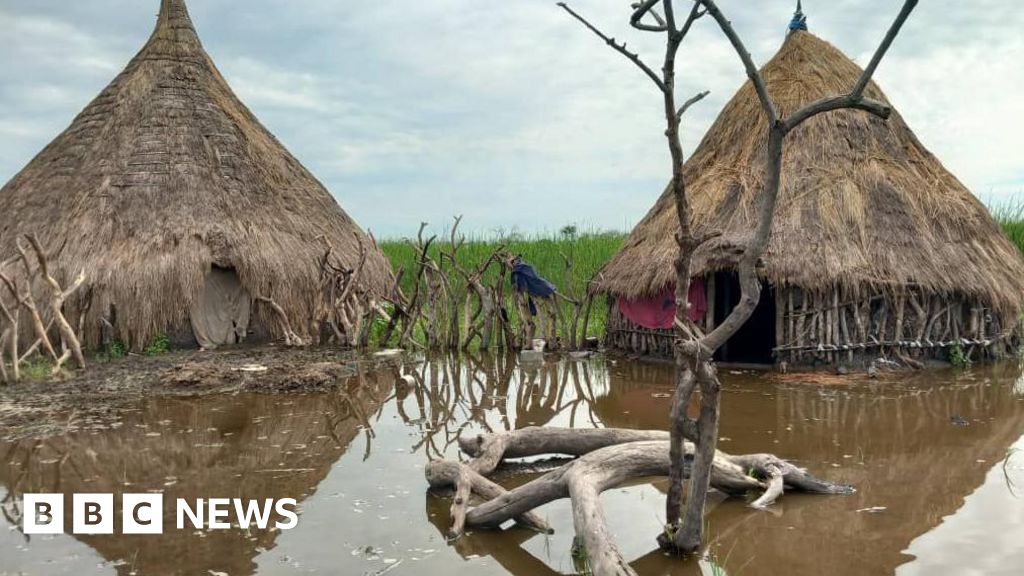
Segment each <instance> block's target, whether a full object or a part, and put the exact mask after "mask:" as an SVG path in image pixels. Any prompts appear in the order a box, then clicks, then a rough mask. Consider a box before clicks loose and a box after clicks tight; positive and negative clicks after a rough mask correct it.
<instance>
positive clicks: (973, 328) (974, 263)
mask: <svg viewBox="0 0 1024 576" xmlns="http://www.w3.org/2000/svg"><path fill="white" fill-rule="evenodd" d="M762 73H763V75H764V77H765V81H766V83H767V85H768V89H769V92H770V93H771V94H772V96H773V98H775V101H776V103H777V104H778V106H779V108H780V109H782V110H786V111H793V110H796V109H798V108H800V107H801V106H803V105H805V104H808V103H810V102H812V101H814V100H817V99H819V98H823V97H826V96H831V95H835V94H842V93H845V92H846V91H848V90H849V89H850V87H851V86H853V85H854V84H855V83H856V81H857V78H858V77H859V76H860V74H861V69H860V67H858V66H857V65H856V64H855V63H854V62H853V61H851V60H850V59H849V58H848V57H846V55H844V54H843V53H842V52H840V51H839V50H838V49H837V48H835V47H834V46H832V45H831V44H829V43H828V42H825V41H824V40H821V39H820V38H818V37H816V36H814V35H812V34H811V33H810V32H806V31H795V32H793V33H792V34H790V35H789V36H788V37H787V39H786V40H785V42H784V43H783V45H782V47H781V48H780V49H779V51H778V53H776V55H775V56H774V57H773V58H772V59H771V60H770V61H769V62H768V63H767V64H766V65H765V67H764V68H763V70H762ZM866 95H867V96H870V97H872V98H874V99H877V100H880V101H883V102H886V101H887V100H886V98H885V95H884V94H883V93H882V91H881V89H880V88H879V87H878V86H876V85H875V84H874V83H871V84H870V85H869V86H868V88H867V92H866ZM766 130H767V127H766V124H765V119H764V116H763V114H762V111H761V106H760V104H759V103H758V99H757V96H756V94H755V91H754V88H753V85H752V84H751V82H749V81H748V82H747V83H746V84H744V85H743V86H742V87H741V88H740V90H739V91H738V92H737V93H736V95H735V96H734V97H733V98H732V100H730V101H729V103H728V104H726V106H725V108H724V109H723V110H722V112H721V114H720V115H719V116H718V119H717V120H716V121H715V123H714V124H713V125H712V126H711V128H710V129H709V130H708V132H707V134H706V135H705V137H704V139H703V140H702V141H701V143H700V145H699V146H698V147H697V149H696V150H695V152H694V153H693V155H692V156H691V157H690V159H689V160H688V161H687V163H686V166H685V168H684V170H685V174H686V180H687V188H688V190H689V192H688V194H689V195H690V198H691V203H692V208H691V210H692V215H691V218H692V220H693V226H694V227H695V230H694V233H695V234H696V235H698V236H700V235H702V234H705V233H709V232H719V233H720V234H721V236H720V237H719V238H718V239H716V240H714V241H711V242H710V243H708V244H705V245H704V246H703V247H701V248H700V249H699V250H698V251H697V252H696V253H695V254H693V265H694V269H693V270H694V274H695V276H697V278H696V281H697V283H698V284H697V285H699V286H706V290H704V292H706V299H707V303H706V304H707V305H706V310H707V314H706V316H705V318H704V320H703V322H704V323H705V324H706V326H707V327H708V328H710V327H713V326H715V325H717V324H718V323H720V322H721V321H722V320H723V319H724V318H725V316H726V315H727V314H728V313H729V312H730V311H731V309H732V308H733V307H734V306H735V305H736V303H737V302H738V301H739V286H738V281H737V277H736V273H735V270H736V266H737V262H738V255H739V254H740V253H741V250H739V247H742V246H743V245H745V244H746V243H747V241H748V240H749V237H750V233H751V230H753V225H752V223H751V219H752V218H753V217H754V215H755V214H756V211H755V210H754V209H753V208H752V207H753V206H754V204H755V203H756V201H757V198H758V192H759V191H760V190H761V189H762V184H763V181H764V167H763V161H762V158H763V156H764V147H765V139H764V134H765V133H766ZM783 164H784V168H783V172H782V174H783V182H782V187H781V190H780V194H779V200H778V208H777V209H776V214H775V224H774V229H773V232H772V236H771V238H770V241H769V245H768V249H767V252H766V255H765V258H764V261H765V265H764V267H763V269H761V272H760V274H761V276H762V279H763V280H765V281H766V282H765V283H764V285H763V291H762V294H761V299H760V304H759V305H758V307H757V310H756V311H755V312H754V315H753V317H752V318H751V319H750V321H749V322H747V324H746V325H745V326H744V327H743V328H742V329H741V330H740V331H739V332H738V333H737V334H736V335H735V336H733V338H732V339H731V340H730V342H729V343H727V344H726V346H725V347H723V348H722V349H721V350H720V351H719V356H720V359H723V360H728V361H736V362H759V363H772V362H777V361H780V360H786V361H789V362H790V363H802V362H810V361H812V360H819V361H825V362H829V363H842V362H848V361H850V360H852V359H853V356H854V354H855V353H861V352H864V351H867V352H868V353H871V354H875V353H877V352H878V351H879V349H882V350H892V351H899V352H901V353H905V354H907V355H917V356H924V357H943V358H944V357H945V356H946V353H947V351H948V350H949V349H950V347H953V346H956V345H961V346H963V347H965V348H967V349H968V350H970V349H972V348H977V349H979V350H992V348H993V346H995V347H996V348H997V349H998V348H1002V344H1003V342H1002V341H1000V338H1002V337H1003V336H1004V335H1005V334H1006V333H1007V332H1008V331H1009V330H1011V329H1013V328H1014V327H1015V326H1016V324H1017V316H1018V312H1019V311H1020V310H1021V305H1022V296H1021V295H1022V294H1024V260H1022V258H1021V255H1020V253H1019V251H1018V250H1017V248H1016V247H1014V246H1013V245H1012V244H1011V243H1010V242H1009V241H1008V240H1007V238H1006V237H1005V235H1004V234H1003V233H1002V232H1001V230H1000V229H999V226H998V225H997V224H996V223H995V222H994V221H993V219H992V217H991V216H990V215H989V213H988V211H987V210H986V208H985V207H984V206H983V205H982V204H981V202H979V201H978V200H977V198H975V197H974V196H973V195H972V194H971V192H970V191H968V190H967V188H965V187H964V185H963V184H962V183H961V182H960V181H959V180H957V179H956V177H955V176H953V175H952V174H950V173H949V171H947V170H946V168H944V167H943V166H942V164H941V163H940V162H939V160H938V159H937V158H935V156H933V155H932V154H931V153H930V152H929V151H928V150H927V149H925V147H924V146H923V145H922V144H921V142H920V141H918V139H917V137H916V136H915V135H914V133H913V132H912V131H911V129H910V127H909V126H907V124H906V122H905V121H904V119H903V117H902V116H900V114H899V113H898V112H894V113H893V115H892V117H891V118H889V119H888V121H883V120H881V119H879V118H877V117H875V116H872V115H869V114H866V113H864V112H861V111H854V110H844V111H837V112H831V113H829V114H823V115H820V116H818V117H816V118H813V119H811V120H809V121H807V122H806V123H804V124H803V125H802V126H800V127H799V128H797V129H796V130H795V131H794V132H793V134H792V135H791V136H790V138H789V140H788V143H787V146H786V153H785V157H784V159H783ZM677 230H678V220H677V217H676V210H675V206H674V203H673V199H672V196H671V190H668V191H666V192H665V193H664V194H662V196H661V197H660V198H659V199H658V200H657V202H656V203H655V204H654V206H653V207H652V208H651V210H650V211H649V212H648V213H647V215H646V216H644V218H643V219H642V220H641V221H640V223H639V224H637V226H636V228H634V229H633V231H632V233H631V234H630V236H629V238H628V239H627V240H626V241H625V243H624V244H623V247H622V248H621V250H619V252H618V253H617V254H616V255H615V256H614V257H613V258H612V260H611V261H610V262H609V263H608V264H607V265H606V266H605V267H604V268H603V269H602V270H601V272H600V273H598V274H597V275H596V277H595V283H596V284H595V290H596V291H597V292H601V293H605V294H608V295H609V296H610V297H612V298H613V299H616V302H615V303H613V305H612V309H611V315H610V317H609V321H608V334H607V338H608V342H609V344H610V345H612V346H614V347H616V348H620V349H623V350H628V351H632V352H637V353H643V354H654V355H663V356H671V350H672V346H671V342H672V337H671V331H670V330H665V329H660V328H662V327H663V325H662V324H661V319H662V316H663V315H662V316H659V315H658V312H659V311H661V310H664V309H665V308H666V306H665V300H666V290H667V289H669V291H668V292H667V298H669V299H671V290H670V288H671V286H672V285H673V284H674V282H675V271H674V268H673V264H672V261H673V258H675V255H676V253H677V246H676V243H675V240H674V238H675V233H676V231H677ZM691 294H692V292H691ZM669 308H671V305H670V306H669ZM637 309H639V312H637V311H636V310H637ZM647 311H649V313H647V314H644V312H647ZM648 318H651V319H653V320H649V319H648ZM652 322H653V323H652ZM668 322H669V324H668V325H667V326H664V327H665V328H668V327H670V322H671V318H670V317H669V318H668ZM957 343H959V344H957Z"/></svg>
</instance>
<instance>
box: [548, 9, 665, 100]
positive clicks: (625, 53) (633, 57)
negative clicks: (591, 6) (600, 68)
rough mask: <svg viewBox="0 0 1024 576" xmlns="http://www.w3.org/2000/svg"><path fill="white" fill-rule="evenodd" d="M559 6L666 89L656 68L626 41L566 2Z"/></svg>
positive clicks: (662, 88)
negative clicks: (619, 39) (627, 45)
mask: <svg viewBox="0 0 1024 576" xmlns="http://www.w3.org/2000/svg"><path fill="white" fill-rule="evenodd" d="M558 6H560V7H561V8H562V9H563V10H565V11H566V12H568V13H569V15H570V16H572V17H573V18H575V19H577V20H579V21H580V22H581V23H582V24H583V25H584V26H586V27H587V29H589V30H590V31H591V32H593V33H594V34H596V35H597V37H598V38H600V39H601V40H604V42H605V43H606V44H608V45H609V46H611V47H612V49H614V50H615V51H616V52H618V53H620V54H622V55H623V56H625V57H626V58H628V59H629V60H630V62H632V63H633V64H636V66H637V67H638V68H640V70H642V71H643V73H644V74H646V75H647V77H648V78H650V79H651V80H652V81H653V82H654V84H655V85H656V86H657V87H658V89H659V90H661V91H662V92H664V91H665V90H666V88H665V83H664V82H662V80H661V78H660V77H658V75H657V74H656V73H655V72H654V70H651V68H650V66H648V65H647V64H644V61H643V60H641V59H640V56H639V55H637V54H635V53H633V52H630V51H629V50H627V49H626V43H625V42H623V43H622V44H619V43H617V42H616V41H615V38H612V37H610V36H608V35H606V34H605V33H604V32H601V31H600V30H598V29H597V28H596V27H595V26H594V25H593V24H591V23H590V22H588V21H587V19H586V18H584V17H583V16H580V15H579V14H577V13H576V12H575V11H574V10H573V9H572V8H570V7H569V5H568V4H566V3H565V2H559V3H558Z"/></svg>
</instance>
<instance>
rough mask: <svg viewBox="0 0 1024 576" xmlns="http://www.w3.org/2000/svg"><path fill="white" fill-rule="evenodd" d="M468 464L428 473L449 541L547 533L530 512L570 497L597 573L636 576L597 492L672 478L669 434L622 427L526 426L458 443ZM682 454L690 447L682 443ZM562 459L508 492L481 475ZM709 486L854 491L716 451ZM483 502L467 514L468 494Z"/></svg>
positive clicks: (793, 469) (764, 502)
mask: <svg viewBox="0 0 1024 576" xmlns="http://www.w3.org/2000/svg"><path fill="white" fill-rule="evenodd" d="M459 446H460V448H461V449H462V451H463V452H465V453H466V454H467V455H469V456H472V457H473V460H471V461H470V462H469V463H467V464H463V463H459V462H451V461H447V460H436V461H434V462H431V463H430V464H429V465H428V466H427V467H426V471H425V472H426V477H427V481H428V482H429V483H430V485H431V487H433V488H443V487H454V488H455V491H456V493H455V498H454V500H453V503H452V507H451V516H452V522H451V528H450V530H449V535H450V536H453V537H455V536H458V535H460V534H461V533H462V531H463V530H464V528H465V527H480V528H496V527H498V526H500V525H501V524H503V523H505V522H507V521H509V520H515V521H516V522H518V523H519V524H520V525H524V526H527V527H530V528H533V529H536V530H541V531H549V530H550V529H549V528H548V526H547V524H546V523H545V522H544V521H543V520H540V519H539V518H538V517H537V516H535V515H534V514H533V512H532V510H533V509H534V508H536V507H538V506H542V505H544V504H546V503H548V502H551V501H553V500H558V499H560V498H571V499H572V508H573V524H574V526H575V529H576V535H577V537H578V538H579V540H580V541H581V542H582V543H583V545H584V547H585V549H586V553H587V558H588V560H589V563H590V568H591V570H592V571H593V573H594V574H634V572H633V570H632V568H631V567H630V566H629V564H627V563H626V562H625V560H624V559H623V558H622V556H621V554H619V551H618V549H617V548H616V546H615V543H614V542H613V540H612V538H611V535H610V533H609V532H608V528H607V525H606V523H605V519H604V511H603V509H602V507H601V502H600V499H599V496H600V494H601V492H603V491H605V490H607V489H609V488H614V487H616V486H619V485H621V484H623V483H624V482H626V481H628V480H630V479H633V478H641V477H645V476H666V475H668V472H669V462H670V458H669V448H670V446H669V433H668V432H664V431H660V430H628V429H619V428H602V429H589V430H588V429H571V428H536V427H531V428H524V429H522V430H517V431H513V432H500V433H496V434H481V435H478V436H475V437H471V438H460V439H459ZM684 447H685V450H686V454H687V456H688V457H689V456H692V455H693V453H694V445H693V444H692V443H690V442H686V443H685V445H684ZM542 454H565V455H570V456H578V458H577V459H575V460H573V461H571V462H569V463H567V464H565V465H563V466H560V467H559V468H557V469H555V470H552V471H551V472H548V473H547V474H544V475H543V476H540V477H539V478H536V479H534V480H532V481H530V482H528V483H526V484H524V485H522V486H519V487H518V488H515V489H513V490H505V489H504V488H502V487H501V486H499V485H497V484H494V483H493V482H491V481H490V480H488V479H487V478H485V477H484V476H485V475H486V474H490V473H492V472H494V470H495V469H496V468H497V466H498V465H499V464H500V462H501V461H502V459H504V458H522V457H529V456H539V455H542ZM711 486H712V487H714V488H716V489H718V490H720V491H722V492H724V493H726V494H730V495H741V494H745V493H746V492H748V491H750V490H762V491H763V494H762V495H761V496H760V497H759V498H757V499H756V500H755V501H754V502H752V503H751V506H753V507H756V508H766V507H768V506H770V505H771V504H772V503H773V502H774V501H775V500H776V499H777V498H778V497H779V496H781V495H782V493H783V492H784V490H786V489H787V488H788V489H793V490H798V491H802V492H810V493H817V494H849V493H852V492H853V488H851V487H850V486H845V485H841V484H834V483H831V482H828V481H824V480H820V479H818V478H815V477H814V476H812V475H810V474H808V473H807V472H806V471H805V470H804V469H802V468H799V467H797V466H794V465H793V464H791V463H789V462H787V461H785V460H783V459H781V458H778V457H776V456H773V455H771V454H745V455H738V456H733V455H730V454H726V453H725V452H722V451H717V452H716V453H715V458H714V461H713V463H712V473H711ZM473 494H475V495H477V496H478V497H479V498H480V499H481V500H482V501H483V502H482V503H481V504H480V505H479V506H477V507H475V508H472V509H470V508H469V503H470V499H471V496H472V495H473Z"/></svg>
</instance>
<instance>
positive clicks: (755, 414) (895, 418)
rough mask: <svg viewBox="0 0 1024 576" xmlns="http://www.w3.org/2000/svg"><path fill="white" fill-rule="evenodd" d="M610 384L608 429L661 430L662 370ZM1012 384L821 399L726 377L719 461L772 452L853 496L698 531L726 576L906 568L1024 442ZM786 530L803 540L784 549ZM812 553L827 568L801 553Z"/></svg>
mask: <svg viewBox="0 0 1024 576" xmlns="http://www.w3.org/2000/svg"><path fill="white" fill-rule="evenodd" d="M609 370H610V374H609V377H610V380H611V384H610V386H609V393H608V394H607V395H606V396H603V397H601V398H598V399H597V402H596V404H595V407H594V411H595V412H596V414H597V415H598V417H599V418H600V419H601V420H602V421H603V422H605V424H607V425H608V426H621V427H639V428H665V427H666V426H667V424H668V417H667V415H668V402H667V399H665V398H664V397H663V395H667V394H668V393H670V392H671V381H672V380H671V374H672V367H671V366H670V365H667V364H666V365H662V366H659V365H656V364H647V365H643V364H636V363H627V362H619V363H618V364H617V365H615V366H611V367H610V368H609ZM1019 374H1020V370H1019V369H1018V368H1017V367H1016V366H1013V365H1006V364H999V365H993V366H990V367H987V368H975V369H974V370H972V371H970V372H966V373H958V372H952V371H949V372H933V373H918V374H902V375H901V376H900V378H899V380H881V381H861V382H850V381H847V384H845V385H830V386H818V385H813V384H808V383H806V382H801V383H799V384H796V383H794V384H789V383H787V382H785V381H780V380H781V379H785V378H795V377H796V376H792V375H791V376H780V375H770V376H769V375H764V374H755V373H750V372H744V373H729V372H728V371H725V373H724V374H723V385H724V387H723V395H722V405H723V420H722V423H721V428H720V430H719V434H720V440H721V441H720V443H719V448H720V449H722V450H725V451H727V452H731V453H735V454H742V453H751V452H761V451H765V450H770V451H771V452H773V453H775V454H778V455H779V456H781V457H784V458H788V459H791V460H793V461H796V462H798V463H800V464H802V465H806V466H809V467H810V468H812V469H813V470H815V471H819V472H821V473H822V475H824V476H826V477H828V478H829V479H831V480H837V481H842V482H848V483H850V484H852V485H854V486H856V488H857V490H858V492H857V493H856V494H855V495H853V496H849V497H842V498H818V497H813V496H800V495H787V496H786V497H785V498H783V499H782V500H781V501H780V503H779V505H778V509H779V510H781V511H782V514H780V515H778V516H772V515H763V514H758V515H751V513H750V510H749V509H747V508H746V507H745V506H744V503H743V502H741V501H727V502H724V503H723V504H721V505H719V506H718V507H717V508H716V509H715V510H714V511H713V512H712V513H711V514H710V515H709V517H708V522H709V526H710V528H709V534H712V539H713V540H716V541H718V542H721V543H722V550H724V551H729V550H732V552H731V553H730V555H731V560H730V561H729V562H728V563H727V566H726V568H729V567H730V565H731V566H733V567H735V566H740V565H743V564H744V563H745V562H747V561H748V560H750V559H751V558H753V559H755V560H754V562H756V563H757V564H758V565H761V566H785V567H786V568H787V570H790V571H791V572H793V573H800V574H804V573H806V574H834V573H842V574H877V573H889V572H892V570H893V569H894V567H896V566H898V565H900V564H903V563H904V562H907V561H909V560H910V559H911V558H910V557H908V556H906V554H905V553H904V550H905V549H906V548H907V546H908V545H909V544H910V542H911V541H913V540H914V539H915V538H917V537H918V536H920V535H922V534H925V533H927V532H929V531H931V530H933V529H934V528H935V527H936V526H938V525H939V524H941V523H942V522H943V521H944V518H946V517H947V516H949V515H951V514H954V513H956V512H957V510H958V509H959V508H960V507H961V506H962V504H963V500H964V498H965V497H966V496H968V495H969V494H971V493H972V492H974V491H975V490H976V489H977V488H978V486H979V485H981V484H982V482H984V481H985V478H986V474H987V473H988V472H989V471H990V470H991V469H992V468H993V466H998V465H999V462H1000V461H1001V460H1002V459H1003V458H1004V457H1005V455H1006V449H1007V447H1008V446H1010V445H1012V444H1013V443H1014V442H1015V441H1016V440H1018V439H1019V438H1020V437H1021V434H1022V432H1024V430H1022V428H1021V424H1020V423H1021V418H1022V417H1024V402H1021V401H1020V400H1019V396H1018V395H1017V393H1016V391H1015V383H1016V381H1017V379H1018V377H1019ZM800 377H804V376H800ZM772 384H774V385H772ZM953 417H959V418H953ZM964 423H966V425H962V424H964ZM874 507H878V510H879V511H877V512H876V513H872V512H869V511H868V509H871V508H874ZM612 522H614V520H612ZM790 527H797V528H798V529H799V530H802V531H804V532H802V534H803V535H804V536H803V537H800V538H794V537H793V532H792V531H791V529H790ZM872 534H879V535H880V536H879V537H877V538H875V537H872V536H871V535H872ZM883 534H884V535H885V536H884V538H883V537H881V535H883ZM808 542H813V543H814V544H813V548H814V549H819V550H822V551H826V550H827V551H828V552H827V554H826V553H824V552H823V553H820V554H816V553H810V552H809V551H808V549H807V546H808ZM723 553H724V552H723ZM654 562H655V563H657V561H656V560H654ZM663 568H664V570H666V571H669V570H670V569H671V566H670V565H669V564H667V563H663Z"/></svg>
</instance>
